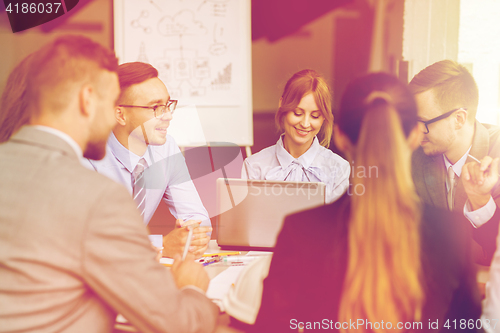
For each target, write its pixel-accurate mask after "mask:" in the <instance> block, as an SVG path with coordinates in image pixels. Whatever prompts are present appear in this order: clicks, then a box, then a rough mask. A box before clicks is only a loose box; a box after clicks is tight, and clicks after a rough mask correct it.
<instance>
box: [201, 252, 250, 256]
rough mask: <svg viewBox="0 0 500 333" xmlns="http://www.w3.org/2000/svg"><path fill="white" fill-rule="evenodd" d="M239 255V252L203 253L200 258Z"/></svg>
mask: <svg viewBox="0 0 500 333" xmlns="http://www.w3.org/2000/svg"><path fill="white" fill-rule="evenodd" d="M238 254H241V252H239V251H233V252H229V251H228V252H219V253H205V254H204V255H202V257H220V256H234V255H238Z"/></svg>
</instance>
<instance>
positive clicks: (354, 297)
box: [339, 92, 424, 332]
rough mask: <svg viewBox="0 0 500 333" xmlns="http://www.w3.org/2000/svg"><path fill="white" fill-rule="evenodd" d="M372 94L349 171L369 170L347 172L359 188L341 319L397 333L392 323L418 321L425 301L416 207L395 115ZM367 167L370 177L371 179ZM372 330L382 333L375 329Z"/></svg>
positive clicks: (402, 136) (353, 210) (406, 151)
mask: <svg viewBox="0 0 500 333" xmlns="http://www.w3.org/2000/svg"><path fill="white" fill-rule="evenodd" d="M377 93H378V95H376V96H372V95H373V94H372V95H370V96H368V98H367V100H368V104H369V106H368V109H367V111H366V113H365V115H364V117H363V120H362V124H361V129H360V132H359V138H358V141H357V143H356V145H355V146H354V147H353V155H352V157H353V158H354V162H353V168H354V170H359V168H365V170H366V169H369V170H370V173H369V174H368V177H366V175H367V173H366V172H365V173H361V172H360V173H359V174H363V177H359V178H356V174H355V173H354V174H353V175H352V176H353V178H352V181H353V186H354V188H358V187H361V188H363V189H364V191H363V194H361V195H355V194H353V196H352V201H351V213H350V221H349V233H348V235H349V236H348V238H349V239H348V244H349V245H348V249H349V251H348V253H349V259H348V265H347V274H346V277H345V281H344V288H343V293H342V299H341V303H340V310H339V321H340V322H349V320H353V321H354V320H357V319H365V320H366V321H369V322H371V323H375V322H377V323H380V322H381V321H382V320H383V321H384V323H387V322H391V323H392V329H394V332H397V331H401V330H400V329H398V328H397V323H398V322H405V321H413V320H417V321H418V320H420V317H421V310H422V305H423V302H424V293H423V286H422V282H421V271H422V269H421V261H420V228H419V227H420V208H419V204H418V198H417V196H416V193H415V188H414V185H413V181H412V177H411V171H410V170H411V168H410V163H411V151H410V150H409V149H408V146H407V143H406V137H405V134H404V132H403V128H402V126H401V120H400V117H399V115H398V113H397V111H396V109H395V108H394V107H393V106H392V105H391V104H390V103H389V102H388V100H390V99H387V98H386V97H385V96H380V92H377ZM370 97H372V98H371V100H370ZM387 97H388V96H387ZM374 167H375V168H374ZM373 169H376V171H377V172H376V175H374V174H371V171H372V170H373ZM386 328H387V326H386ZM342 331H343V332H347V331H350V330H349V329H346V330H344V329H343V330H342ZM373 331H383V330H382V329H375V328H374V327H373Z"/></svg>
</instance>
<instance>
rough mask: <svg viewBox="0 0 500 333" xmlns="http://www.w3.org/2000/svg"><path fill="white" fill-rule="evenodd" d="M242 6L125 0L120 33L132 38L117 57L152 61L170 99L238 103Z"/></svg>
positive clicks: (234, 1) (229, 1)
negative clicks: (239, 18)
mask: <svg viewBox="0 0 500 333" xmlns="http://www.w3.org/2000/svg"><path fill="white" fill-rule="evenodd" d="M240 5H241V2H240V1H239V0H127V1H125V2H124V17H125V18H128V19H126V20H125V21H124V22H123V25H124V26H123V29H124V31H123V35H124V36H125V38H126V39H127V40H128V41H132V42H127V43H126V44H125V46H124V59H120V60H121V61H122V62H128V61H142V62H148V63H150V64H152V65H153V66H154V67H156V68H157V69H158V71H159V76H160V79H161V80H163V82H165V84H166V85H167V87H168V89H169V92H170V95H171V98H172V99H178V100H179V101H180V103H182V104H183V105H190V104H191V105H197V106H236V105H241V104H242V102H243V98H242V95H241V91H242V86H243V84H242V82H241V81H242V80H244V79H245V78H244V75H243V73H242V72H241V69H240V68H241V67H242V66H241V65H242V64H241V63H240V62H241V58H240V52H242V50H240V48H241V42H240V41H239V39H241V37H239V36H241V35H242V32H241V31H238V30H239V29H238V27H239V26H240V25H239V24H238V22H237V20H238V13H239V10H240V8H239V7H238V6H240ZM138 8H140V10H137V9H138ZM235 27H236V28H235Z"/></svg>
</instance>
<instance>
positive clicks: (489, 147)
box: [412, 121, 500, 261]
mask: <svg viewBox="0 0 500 333" xmlns="http://www.w3.org/2000/svg"><path fill="white" fill-rule="evenodd" d="M469 154H470V155H472V156H474V157H476V158H478V159H482V158H483V157H485V156H487V155H488V156H492V157H500V128H499V127H498V126H493V125H488V124H481V123H479V122H478V121H476V125H475V131H474V137H473V139H472V147H471V150H470V153H469ZM468 162H472V159H470V158H467V163H468ZM412 174H413V180H414V182H415V187H416V189H417V193H418V195H419V196H420V198H421V199H422V200H423V201H424V202H425V203H427V204H430V205H433V206H436V207H441V208H445V209H448V204H447V199H446V185H445V179H446V169H445V165H444V160H443V156H442V155H439V156H434V157H430V156H427V155H425V154H424V152H423V150H422V148H419V149H417V150H416V151H415V152H414V153H413V159H412ZM492 195H493V199H494V200H495V202H496V204H497V207H500V186H499V184H497V185H496V186H495V187H494V188H493V193H492ZM466 201H467V194H466V193H465V189H464V186H463V184H462V182H461V181H459V182H457V188H456V190H455V197H454V211H458V212H463V209H464V205H465V202H466ZM498 223H499V221H498V220H496V221H493V219H492V220H490V221H489V222H487V223H486V224H484V225H483V226H481V227H480V228H478V229H473V228H472V226H471V232H472V233H473V235H474V238H475V240H476V241H477V242H478V243H479V245H481V246H482V248H483V251H484V254H485V260H486V261H489V260H491V257H492V256H493V252H494V251H495V247H496V245H495V244H496V242H495V238H496V235H497V234H498Z"/></svg>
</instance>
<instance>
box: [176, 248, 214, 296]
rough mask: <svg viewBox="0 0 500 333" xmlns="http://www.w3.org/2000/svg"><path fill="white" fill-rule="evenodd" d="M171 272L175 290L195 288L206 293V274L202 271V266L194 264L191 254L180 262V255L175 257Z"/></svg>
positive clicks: (207, 279) (208, 280)
mask: <svg viewBox="0 0 500 333" xmlns="http://www.w3.org/2000/svg"><path fill="white" fill-rule="evenodd" d="M171 271H172V275H173V276H174V280H175V284H177V288H179V289H180V288H182V287H186V286H195V287H198V288H200V289H201V290H203V291H204V292H206V291H207V289H208V283H209V282H210V279H209V278H208V274H207V272H206V271H205V270H204V269H203V266H201V265H200V264H198V263H196V262H194V256H193V255H192V254H188V255H187V256H186V259H185V260H184V261H182V260H181V256H180V255H175V258H174V264H173V265H172V270H171Z"/></svg>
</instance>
